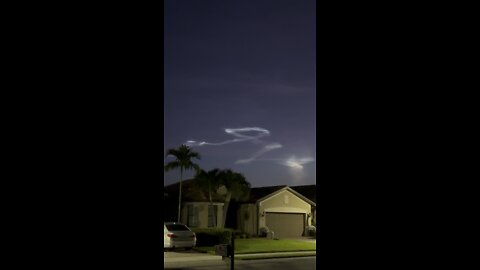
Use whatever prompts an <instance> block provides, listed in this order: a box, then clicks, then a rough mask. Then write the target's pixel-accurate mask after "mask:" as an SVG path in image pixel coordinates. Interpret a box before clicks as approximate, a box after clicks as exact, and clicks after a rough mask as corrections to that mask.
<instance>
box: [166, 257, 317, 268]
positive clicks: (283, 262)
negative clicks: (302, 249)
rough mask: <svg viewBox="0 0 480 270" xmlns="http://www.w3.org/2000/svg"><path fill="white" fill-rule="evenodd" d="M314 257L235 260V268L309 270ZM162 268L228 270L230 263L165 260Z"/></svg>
mask: <svg viewBox="0 0 480 270" xmlns="http://www.w3.org/2000/svg"><path fill="white" fill-rule="evenodd" d="M316 262H317V258H316V257H302V258H283V259H265V260H249V261H242V260H235V265H234V266H235V270H267V269H290V270H309V269H316ZM164 269H182V270H209V269H212V270H230V265H229V264H228V263H227V262H226V261H221V259H220V260H205V261H202V260H199V261H188V262H182V263H180V262H175V263H168V262H165V264H164Z"/></svg>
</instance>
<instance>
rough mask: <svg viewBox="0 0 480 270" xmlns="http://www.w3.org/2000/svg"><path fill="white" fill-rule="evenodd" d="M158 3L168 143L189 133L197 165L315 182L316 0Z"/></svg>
mask: <svg viewBox="0 0 480 270" xmlns="http://www.w3.org/2000/svg"><path fill="white" fill-rule="evenodd" d="M164 7H165V9H164V12H165V16H164V18H165V24H164V25H165V28H164V44H165V46H164V57H165V58H164V59H165V60H164V61H165V62H164V70H165V71H164V102H165V104H164V109H165V111H164V116H165V119H164V121H165V122H164V123H165V126H164V130H165V141H164V148H165V150H166V149H168V148H177V147H178V146H179V145H181V144H183V143H186V142H187V141H189V140H193V141H196V142H197V143H192V144H191V145H192V148H193V149H194V151H197V152H199V153H200V154H201V155H202V159H201V160H200V161H198V164H199V165H200V166H201V167H202V168H203V169H206V170H210V169H213V168H220V169H225V168H230V169H232V170H235V171H237V172H240V173H242V174H243V175H245V176H246V178H247V180H248V181H249V182H250V183H252V186H254V187H255V186H267V185H283V184H287V185H301V184H314V183H315V180H316V179H315V167H316V166H315V159H316V153H315V149H316V146H315V143H316V142H315V138H316V113H315V111H316V108H315V100H316V98H315V91H316V85H315V84H316V82H315V79H316V77H315V73H316V71H315V65H316V54H315V53H316V36H315V32H316V31H315V1H314V0H300V1H299V0H250V1H247V0H242V1H224V0H223V1H214V0H205V1H195V0H188V1H187V0H165V6H164ZM229 128H230V129H232V130H230V133H227V132H226V129H229ZM248 128H258V129H253V130H252V129H248ZM244 135H247V136H249V137H242V136H244ZM254 137H255V138H254ZM234 139H237V140H238V141H232V140H234ZM198 142H206V143H205V144H203V145H198ZM208 143H212V144H215V143H220V145H209V144H208ZM221 143H224V144H221ZM170 160H171V159H170V158H166V159H165V162H168V161H170ZM164 176H165V180H164V184H165V185H167V184H171V183H173V182H175V181H178V178H179V172H178V171H173V172H168V173H165V174H164ZM190 176H192V174H191V173H188V174H187V175H186V177H190Z"/></svg>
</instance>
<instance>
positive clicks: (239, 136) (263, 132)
mask: <svg viewBox="0 0 480 270" xmlns="http://www.w3.org/2000/svg"><path fill="white" fill-rule="evenodd" d="M225 132H226V133H227V134H230V135H232V136H235V137H236V138H235V139H231V140H226V141H223V142H217V143H212V142H205V141H203V142H197V141H193V140H189V141H187V142H186V143H185V144H186V145H187V146H205V145H213V146H220V145H225V144H230V143H238V142H245V141H249V142H251V143H254V144H263V145H264V146H263V147H262V148H261V149H260V150H259V151H257V152H256V153H254V154H253V155H252V156H251V157H249V158H246V159H239V160H237V161H235V164H247V163H250V162H252V161H255V160H258V158H259V157H260V156H262V155H264V154H265V153H267V152H269V151H272V150H275V149H279V148H282V147H283V146H282V145H281V144H280V143H267V142H264V141H262V140H260V138H263V137H266V136H269V135H270V131H268V130H267V129H264V128H260V127H244V128H226V129H225ZM245 132H257V133H256V134H255V135H247V134H245ZM263 160H268V159H263ZM270 160H277V161H279V162H278V163H279V164H282V165H285V166H288V167H290V168H292V169H303V165H304V164H306V163H309V162H312V161H314V159H313V158H300V159H297V158H295V157H291V158H289V159H287V160H283V159H270Z"/></svg>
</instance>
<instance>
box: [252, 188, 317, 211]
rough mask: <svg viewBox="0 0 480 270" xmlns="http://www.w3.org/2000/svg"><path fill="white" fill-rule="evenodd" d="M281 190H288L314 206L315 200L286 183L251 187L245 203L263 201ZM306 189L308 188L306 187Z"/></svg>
mask: <svg viewBox="0 0 480 270" xmlns="http://www.w3.org/2000/svg"><path fill="white" fill-rule="evenodd" d="M283 190H289V191H290V192H292V193H293V194H295V195H296V196H298V197H299V198H301V199H303V200H304V201H306V202H308V203H310V204H312V205H314V206H316V202H315V201H312V200H310V199H309V198H308V197H306V196H304V195H303V194H301V193H299V192H298V191H296V190H294V189H292V188H291V187H289V186H287V185H281V186H270V187H258V188H251V189H250V197H249V199H248V200H247V201H246V202H247V203H256V202H258V201H263V200H265V199H267V198H269V197H271V196H273V195H275V194H277V193H279V192H281V191H283ZM307 190H308V189H307Z"/></svg>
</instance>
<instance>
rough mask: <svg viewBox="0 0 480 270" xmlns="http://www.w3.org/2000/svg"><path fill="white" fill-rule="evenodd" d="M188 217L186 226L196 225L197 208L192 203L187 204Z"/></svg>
mask: <svg viewBox="0 0 480 270" xmlns="http://www.w3.org/2000/svg"><path fill="white" fill-rule="evenodd" d="M187 210H188V217H187V226H189V227H197V222H198V208H197V207H194V206H193V205H192V204H190V205H188V208H187Z"/></svg>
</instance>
